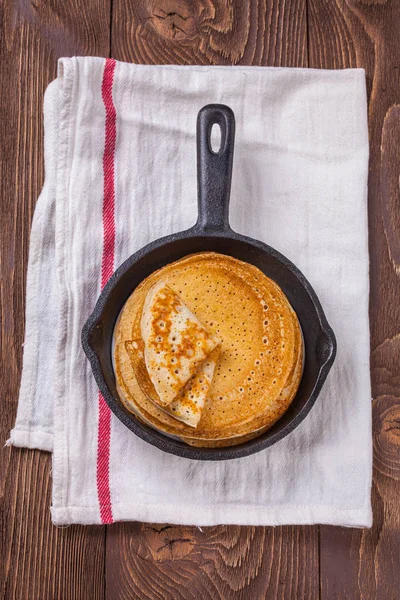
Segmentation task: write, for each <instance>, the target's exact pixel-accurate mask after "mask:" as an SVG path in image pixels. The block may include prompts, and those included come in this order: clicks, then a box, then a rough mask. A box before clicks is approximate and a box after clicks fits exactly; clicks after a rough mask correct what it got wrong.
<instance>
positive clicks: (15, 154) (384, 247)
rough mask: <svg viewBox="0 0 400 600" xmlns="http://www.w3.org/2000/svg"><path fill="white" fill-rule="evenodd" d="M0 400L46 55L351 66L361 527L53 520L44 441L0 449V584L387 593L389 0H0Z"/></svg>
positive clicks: (395, 517)
mask: <svg viewBox="0 0 400 600" xmlns="http://www.w3.org/2000/svg"><path fill="white" fill-rule="evenodd" d="M0 19H1V32H0V48H1V61H0V84H1V85H0V89H1V94H0V128H1V131H0V139H1V176H0V186H1V206H0V210H1V217H0V223H1V236H0V243H1V321H2V323H1V324H2V338H1V352H2V356H1V366H0V368H1V412H0V431H1V437H0V440H3V441H2V444H3V443H4V441H5V440H6V439H7V437H8V433H9V430H10V428H11V427H12V426H13V423H14V419H15V413H16V406H17V396H18V386H19V379H20V373H21V359H22V343H23V336H24V304H25V300H24V291H25V280H26V279H25V278H26V264H27V257H28V243H29V230H30V223H31V220H32V214H33V209H34V206H35V202H36V199H37V197H38V194H39V192H40V189H41V187H42V184H43V177H44V172H43V117H42V106H43V93H44V90H45V89H46V86H47V84H48V83H49V82H50V81H51V80H52V79H54V78H55V76H56V63H57V59H58V58H59V57H61V56H72V55H97V56H104V57H107V56H112V57H114V58H116V59H118V60H124V61H132V62H136V63H149V64H162V63H163V64H164V63H179V64H224V65H230V64H240V65H272V66H292V67H315V68H330V69H332V68H334V69H340V68H344V67H363V68H365V70H366V74H367V86H368V98H369V129H370V143H371V157H370V171H369V226H370V260H371V301H370V320H371V369H372V390H373V437H374V483H373V490H372V496H373V506H374V525H373V528H372V529H371V530H357V529H341V528H338V527H328V526H309V527H276V528H271V527H236V526H229V527H225V526H220V527H210V528H206V527H205V528H203V529H202V531H201V530H200V529H198V528H195V527H176V526H168V525H164V526H162V525H149V524H141V523H131V524H115V525H112V526H108V527H103V526H93V527H80V526H73V527H68V528H65V529H61V528H55V527H53V525H52V524H51V522H50V513H49V506H50V491H51V477H50V466H51V463H50V455H49V454H47V453H44V452H38V451H33V450H20V449H16V448H5V449H2V450H1V452H0V461H1V463H0V523H1V530H0V532H1V535H0V599H7V600H11V599H16V600H24V599H28V598H29V599H30V600H49V599H68V600H79V599H85V600H97V599H100V598H101V599H107V600H116V599H128V598H129V599H130V598H134V599H138V600H150V599H151V600H153V599H154V600H156V599H157V600H176V599H180V600H189V599H190V600H218V599H229V600H230V599H232V600H239V599H240V600H259V599H263V598H267V599H275V598H279V599H281V598H284V599H291V600H292V599H293V600H297V599H303V598H304V599H307V600H313V599H316V598H320V599H323V600H328V599H329V600H331V599H332V600H337V599H341V598H346V599H350V600H353V599H354V600H355V599H358V598H362V599H365V600H370V599H372V598H379V599H382V600H383V599H384V600H391V599H393V600H394V599H398V598H400V558H399V557H400V531H399V527H400V525H399V524H400V504H399V490H400V485H399V480H400V456H399V448H400V405H399V395H400V370H399V356H400V333H399V332H400V207H399V175H400V0H198V1H194V0H192V1H191V0H34V1H33V0H31V1H30V0H2V3H1V7H0Z"/></svg>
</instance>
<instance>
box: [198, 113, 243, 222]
mask: <svg viewBox="0 0 400 600" xmlns="http://www.w3.org/2000/svg"><path fill="white" fill-rule="evenodd" d="M215 124H217V125H219V127H220V129H221V145H220V148H219V150H218V152H214V151H213V150H212V147H211V129H212V127H213V125H215ZM234 143H235V116H234V114H233V111H232V109H231V108H229V106H225V105H224V104H207V106H204V107H203V108H202V109H201V111H200V112H199V114H198V117H197V196H198V208H199V216H198V220H197V224H196V227H197V229H200V230H203V231H214V232H223V231H230V226H229V197H230V193H231V179H232V163H233V148H234Z"/></svg>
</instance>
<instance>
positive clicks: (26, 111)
mask: <svg viewBox="0 0 400 600" xmlns="http://www.w3.org/2000/svg"><path fill="white" fill-rule="evenodd" d="M109 25H110V4H109V2H103V1H101V0H90V1H88V0H73V1H69V2H68V3H66V2H63V0H57V1H55V0H53V1H52V2H37V3H35V2H28V1H25V0H24V1H21V0H20V1H17V0H14V1H11V0H3V2H2V3H1V5H0V28H1V31H0V56H1V63H0V64H1V68H0V88H1V94H0V127H1V132H0V139H1V163H0V193H1V204H0V211H1V214H0V223H1V235H0V244H1V252H0V256H1V265H0V266H1V278H2V279H1V293H0V307H1V323H2V331H1V360H0V370H1V371H0V373H1V392H2V394H1V395H2V397H1V402H2V410H1V411H0V432H1V437H0V439H1V440H2V443H1V447H2V446H3V444H4V441H5V440H6V439H7V437H8V434H9V431H10V429H11V427H12V425H13V423H14V420H15V413H16V406H17V395H18V386H19V379H20V373H21V359H22V343H23V333H24V317H23V315H24V304H25V301H24V295H25V277H26V264H27V256H28V243H29V230H30V223H31V220H32V215H33V209H34V206H35V202H36V199H37V197H38V195H39V192H40V189H41V186H42V184H43V175H44V173H43V119H42V110H43V94H44V90H45V88H46V86H47V84H48V83H49V82H50V81H51V80H52V79H54V77H55V76H56V69H57V58H58V57H60V56H65V55H72V54H102V55H104V56H107V55H108V54H109V46H110V33H109ZM50 466H51V463H50V455H49V454H46V453H40V452H36V451H29V450H19V449H16V448H14V449H11V448H5V449H2V450H1V452H0V524H1V535H0V557H1V558H0V597H1V598H2V599H7V600H11V599H15V600H24V599H25V598H35V599H38V600H42V599H43V600H45V599H46V600H47V599H52V598H57V599H58V598H63V599H64V598H65V599H71V600H72V599H73V600H77V599H79V598H94V599H97V598H103V597H104V577H103V570H104V547H105V540H104V529H103V528H96V527H93V528H86V529H85V528H83V527H70V528H68V529H66V530H61V529H56V528H54V527H53V526H52V525H51V523H50V513H49V507H50V483H51V482H50Z"/></svg>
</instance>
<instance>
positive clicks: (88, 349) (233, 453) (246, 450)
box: [81, 222, 337, 461]
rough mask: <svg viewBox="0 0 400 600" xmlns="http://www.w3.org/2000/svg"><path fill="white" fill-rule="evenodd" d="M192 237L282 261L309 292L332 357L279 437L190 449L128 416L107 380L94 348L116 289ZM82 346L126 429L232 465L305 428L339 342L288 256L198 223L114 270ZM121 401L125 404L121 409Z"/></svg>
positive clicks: (177, 451)
mask: <svg viewBox="0 0 400 600" xmlns="http://www.w3.org/2000/svg"><path fill="white" fill-rule="evenodd" d="M193 238H220V239H225V240H227V239H228V240H229V239H231V240H233V241H235V242H243V243H245V244H248V245H250V246H253V247H255V248H256V249H257V250H261V251H262V252H263V253H264V254H267V255H270V256H272V257H273V258H275V259H276V260H278V261H279V262H280V263H281V264H282V265H283V267H284V268H286V269H288V270H289V271H291V272H292V274H293V275H294V276H295V277H296V278H297V280H298V281H299V283H300V285H302V287H303V288H304V289H305V291H306V293H307V295H308V296H309V298H310V300H311V302H312V305H313V307H314V310H315V313H316V315H317V318H318V322H319V327H320V330H321V333H322V334H323V335H324V337H325V344H326V346H327V347H328V349H329V352H328V354H327V356H326V357H324V360H323V361H320V360H319V359H317V364H318V366H319V371H318V375H317V378H316V381H315V385H314V387H313V389H312V391H311V393H310V394H309V396H308V399H307V400H306V402H305V404H304V406H303V408H302V409H300V411H299V413H298V414H297V415H295V417H294V418H293V419H292V420H291V421H289V422H288V423H287V425H285V426H284V427H283V428H282V429H280V430H279V431H277V432H276V433H275V434H272V435H271V434H270V431H271V430H267V431H266V432H264V433H263V434H261V435H260V436H259V437H256V438H254V439H252V440H249V441H247V442H244V443H243V444H240V445H238V446H228V447H225V448H198V447H194V446H190V445H188V444H186V443H184V442H181V441H178V440H174V439H172V438H170V437H168V436H167V435H165V434H163V433H161V432H159V431H157V430H155V429H153V428H151V427H149V426H148V425H145V424H144V423H141V422H140V421H139V420H138V419H137V418H136V417H135V416H134V415H133V414H131V413H129V411H128V410H127V409H126V408H123V407H122V401H121V400H120V401H118V400H116V399H115V398H114V396H113V394H112V393H111V391H110V389H109V387H108V385H107V383H106V380H105V377H104V375H103V371H102V368H101V363H100V359H99V356H98V353H97V350H96V349H95V348H93V346H92V344H91V339H92V337H93V333H94V332H95V330H96V328H97V327H98V326H99V324H100V323H101V320H102V315H103V311H104V309H105V307H106V305H107V303H108V301H109V298H110V295H111V292H112V291H113V290H114V288H115V286H116V285H117V283H118V282H119V280H120V279H121V278H122V277H123V276H124V275H125V273H126V272H127V271H128V270H129V269H131V268H132V267H133V266H134V265H135V263H136V262H137V261H138V260H140V259H142V258H144V257H145V256H147V255H149V254H150V253H151V252H152V251H153V250H156V249H159V248H160V247H162V246H165V245H167V244H170V243H171V242H175V241H179V240H183V239H193ZM206 251H207V250H204V252H206ZM189 254H191V253H190V252H189V253H188V254H187V255H189ZM226 254H229V253H226ZM187 255H186V256H187ZM245 262H249V261H245ZM165 264H169V263H168V261H166V263H165ZM133 289H135V288H133ZM132 292H133V290H132ZM81 342H82V346H83V350H84V352H85V354H86V356H87V358H88V360H89V362H90V365H91V368H92V372H93V375H94V377H95V380H96V383H97V385H98V388H99V390H100V392H101V394H102V396H103V398H104V400H105V401H106V403H107V405H108V406H109V408H110V409H111V410H112V412H113V413H114V414H115V415H116V416H117V418H118V419H119V420H120V421H122V423H124V425H125V426H126V427H127V428H128V429H130V430H131V431H132V432H133V433H134V434H136V435H137V436H138V437H139V438H141V439H142V440H144V441H146V442H148V443H150V444H151V445H153V446H155V447H157V448H158V449H160V450H163V451H164V452H168V453H170V454H174V455H176V456H180V457H183V458H190V459H193V460H208V461H217V460H230V459H235V458H242V457H245V456H250V455H251V454H255V453H256V452H259V451H260V450H264V449H265V448H268V447H270V446H272V445H273V444H275V443H277V442H279V441H280V440H282V439H283V438H285V437H286V436H287V435H288V434H289V433H291V432H292V431H294V429H296V428H297V427H298V425H300V423H301V422H302V421H303V420H304V419H305V418H306V416H307V415H308V414H309V412H310V410H311V409H312V407H313V406H314V404H315V402H316V400H317V398H318V396H319V394H320V391H321V389H322V386H323V384H324V383H325V380H326V378H327V376H328V373H329V371H330V369H331V367H332V365H333V362H334V360H335V357H336V351H337V342H336V337H335V334H334V332H333V330H332V328H331V326H330V325H329V323H328V320H327V318H326V316H325V313H324V310H323V308H322V305H321V303H320V300H319V298H318V296H317V294H316V292H315V291H314V289H313V287H312V286H311V284H310V283H309V281H308V280H307V279H306V277H305V276H304V275H303V273H302V272H301V271H300V270H299V269H298V268H297V267H296V265H295V264H293V263H292V262H291V261H290V260H289V259H288V258H286V256H284V255H283V254H281V253H280V252H278V250H276V249H275V248H272V247H271V246H268V244H265V243H264V242H261V241H260V240H256V239H253V238H251V237H248V236H245V235H242V234H239V233H236V232H235V231H233V230H232V229H230V227H229V228H225V229H223V230H221V229H220V230H218V231H216V230H213V229H210V230H208V229H207V228H206V227H202V226H201V225H200V224H199V222H197V223H196V224H195V225H194V226H193V227H191V228H190V229H186V230H184V231H181V232H179V233H173V234H170V235H168V236H165V237H162V238H159V239H157V240H154V241H152V242H150V243H148V244H147V245H145V246H143V247H142V248H140V249H139V250H138V251H137V252H135V253H134V254H132V255H131V256H129V257H128V258H127V259H126V260H125V261H124V262H123V263H122V264H121V265H120V266H119V267H118V268H117V269H116V270H115V271H114V273H113V274H112V275H111V277H110V279H109V280H108V281H107V283H106V285H105V286H104V288H103V290H102V291H101V293H100V295H99V297H98V299H97V302H96V305H95V307H94V309H93V311H92V313H91V314H90V316H89V317H88V319H87V321H86V322H85V324H84V326H83V328H82V333H81ZM102 349H104V346H103V347H102ZM108 350H109V352H110V355H111V352H112V349H111V348H108ZM293 401H294V400H293ZM119 402H121V404H119Z"/></svg>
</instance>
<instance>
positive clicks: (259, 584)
mask: <svg viewBox="0 0 400 600" xmlns="http://www.w3.org/2000/svg"><path fill="white" fill-rule="evenodd" d="M317 574H318V531H317V528H315V527H277V528H275V529H274V528H272V527H270V528H266V527H236V526H229V527H226V526H220V527H204V528H201V529H200V528H198V527H175V526H171V525H148V524H140V523H132V524H117V525H113V526H111V527H109V528H108V532H107V571H106V581H107V600H117V599H118V600H130V599H131V598H135V599H140V600H155V599H157V600H178V599H179V600H217V599H221V600H233V599H235V600H236V599H238V600H239V599H240V600H247V599H250V598H251V599H252V600H262V599H264V598H268V599H273V598H296V599H299V600H300V599H304V600H306V599H307V600H313V599H316V598H318V597H319V590H318V577H317Z"/></svg>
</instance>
